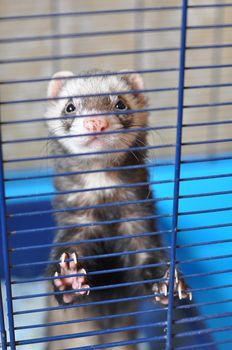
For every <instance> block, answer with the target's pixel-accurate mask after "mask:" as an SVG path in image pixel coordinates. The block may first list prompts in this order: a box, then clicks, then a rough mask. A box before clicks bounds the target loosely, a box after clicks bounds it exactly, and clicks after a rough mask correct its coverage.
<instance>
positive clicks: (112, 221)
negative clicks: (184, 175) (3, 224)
mask: <svg viewBox="0 0 232 350" xmlns="http://www.w3.org/2000/svg"><path fill="white" fill-rule="evenodd" d="M231 193H232V190H231ZM170 216H171V214H164V215H161V216H160V215H154V214H153V215H148V216H144V217H134V218H125V219H115V220H105V221H93V222H91V223H84V224H73V225H62V226H47V227H40V228H34V229H24V230H14V231H10V232H9V233H10V234H14V235H15V234H17V235H18V234H25V233H34V232H43V231H57V230H65V229H72V228H81V227H93V226H102V225H103V226H104V225H112V224H119V223H123V222H134V221H144V220H153V219H155V218H159V217H170Z"/></svg>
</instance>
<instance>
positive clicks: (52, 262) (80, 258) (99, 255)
mask: <svg viewBox="0 0 232 350" xmlns="http://www.w3.org/2000/svg"><path fill="white" fill-rule="evenodd" d="M164 249H165V247H159V248H157V247H155V248H148V249H138V250H128V251H121V252H117V253H108V254H98V255H88V256H82V257H79V261H86V260H90V259H103V258H112V257H117V256H122V255H134V254H140V253H148V252H155V251H159V250H164ZM59 263H60V260H44V261H36V262H33V261H30V262H28V263H17V264H11V266H10V267H11V268H19V267H20V268H21V267H24V268H25V267H31V266H40V265H51V264H59ZM163 264H164V263H160V265H163ZM164 265H165V264H164Z"/></svg>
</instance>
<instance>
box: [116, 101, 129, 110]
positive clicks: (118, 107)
mask: <svg viewBox="0 0 232 350" xmlns="http://www.w3.org/2000/svg"><path fill="white" fill-rule="evenodd" d="M114 108H115V109H116V110H119V111H126V110H127V109H128V107H127V105H126V104H125V102H124V101H122V100H118V101H117V103H116V105H115V106H114Z"/></svg>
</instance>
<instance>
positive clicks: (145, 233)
mask: <svg viewBox="0 0 232 350" xmlns="http://www.w3.org/2000/svg"><path fill="white" fill-rule="evenodd" d="M170 232H171V231H170V230H165V231H158V232H157V231H156V232H143V233H136V234H128V235H124V236H118V235H117V236H111V237H102V238H91V239H82V240H79V241H74V242H72V241H70V242H61V243H57V242H56V243H47V244H40V245H33V246H23V247H17V248H11V249H10V251H11V252H15V251H22V250H28V249H29V250H31V249H41V248H52V247H65V246H67V245H72V246H73V245H74V246H76V245H79V244H83V243H88V244H91V243H96V242H106V241H114V240H121V239H128V238H136V237H148V236H157V235H164V234H168V233H170ZM15 283H16V282H15ZM19 283H20V282H19Z"/></svg>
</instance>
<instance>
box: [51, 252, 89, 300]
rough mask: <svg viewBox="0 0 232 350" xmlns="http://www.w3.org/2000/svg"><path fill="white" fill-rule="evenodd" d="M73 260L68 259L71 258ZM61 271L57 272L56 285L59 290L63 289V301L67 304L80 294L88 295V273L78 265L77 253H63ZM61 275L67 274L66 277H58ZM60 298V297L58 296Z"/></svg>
mask: <svg viewBox="0 0 232 350" xmlns="http://www.w3.org/2000/svg"><path fill="white" fill-rule="evenodd" d="M70 259H72V260H71V261H67V260H70ZM59 266H60V272H56V273H55V275H54V276H55V279H54V286H55V287H56V289H57V290H58V291H61V292H62V291H63V292H64V293H62V295H61V297H62V302H63V303H65V304H69V303H72V302H73V301H74V299H75V298H76V297H77V296H78V295H88V294H89V288H90V287H89V285H88V284H86V280H87V273H86V270H85V269H83V268H79V267H78V260H77V255H76V254H75V253H72V254H67V253H63V254H62V255H61V257H60V264H59ZM75 274H81V276H73V275H75ZM59 276H67V277H64V278H58V277H59ZM71 290H76V291H75V292H73V293H72V292H68V293H65V291H71ZM58 299H60V298H58Z"/></svg>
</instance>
